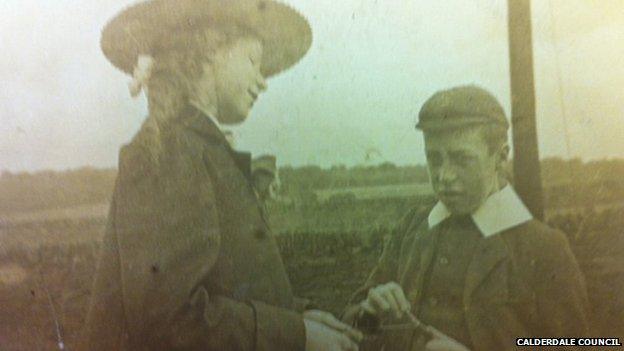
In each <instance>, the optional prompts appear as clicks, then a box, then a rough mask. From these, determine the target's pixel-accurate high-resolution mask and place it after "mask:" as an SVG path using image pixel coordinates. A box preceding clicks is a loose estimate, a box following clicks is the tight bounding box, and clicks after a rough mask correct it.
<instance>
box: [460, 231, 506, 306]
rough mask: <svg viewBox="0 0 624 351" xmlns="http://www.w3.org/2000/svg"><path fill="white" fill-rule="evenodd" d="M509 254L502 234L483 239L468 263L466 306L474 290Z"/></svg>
mask: <svg viewBox="0 0 624 351" xmlns="http://www.w3.org/2000/svg"><path fill="white" fill-rule="evenodd" d="M507 256H508V252H507V246H506V245H505V242H504V240H503V238H502V237H501V236H500V235H495V236H492V237H489V238H484V239H483V240H481V242H480V243H479V246H478V247H477V249H476V250H475V253H474V256H473V258H472V260H471V261H470V264H469V265H468V272H467V273H466V283H465V287H464V306H469V304H470V298H471V297H472V294H473V292H474V291H475V290H476V289H477V288H478V287H479V286H480V285H481V284H482V283H483V282H484V280H485V279H486V278H487V276H488V275H489V274H490V272H491V271H492V270H493V269H494V268H495V267H496V266H497V265H498V263H499V262H501V261H502V260H504V259H505V258H506V257H507Z"/></svg>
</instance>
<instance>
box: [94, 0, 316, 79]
mask: <svg viewBox="0 0 624 351" xmlns="http://www.w3.org/2000/svg"><path fill="white" fill-rule="evenodd" d="M232 25H240V26H241V28H245V30H248V31H250V32H251V34H253V35H254V36H255V37H257V38H258V39H259V40H260V41H261V42H262V44H263V57H262V64H261V71H262V74H263V75H264V76H265V77H270V76H273V75H275V74H277V73H279V72H281V71H283V70H285V69H287V68H289V67H291V66H292V65H294V64H295V63H297V62H298V61H299V60H300V59H301V58H302V57H303V56H304V55H305V53H306V52H307V51H308V49H309V48H310V45H311V44H312V30H311V28H310V25H309V24H308V21H307V20H306V19H305V18H304V17H303V16H302V15H301V14H299V13H298V12H297V11H296V10H294V9H293V8H291V7H289V6H287V5H285V4H282V3H279V2H276V1H272V0H151V1H146V2H142V3H138V4H136V5H133V6H131V7H129V8H127V9H125V10H123V11H122V12H121V13H120V14H118V15H117V16H116V17H114V18H113V19H112V20H111V21H110V22H109V23H108V24H107V25H106V26H105V27H104V29H103V30H102V38H101V41H100V45H101V48H102V51H103V52H104V55H105V56H106V58H107V59H108V60H109V61H110V62H111V63H112V64H113V65H114V66H115V67H117V68H119V69H120V70H122V71H124V72H126V73H128V74H132V71H133V69H134V66H135V64H136V62H137V58H138V56H139V55H142V54H152V52H151V51H152V49H153V48H154V47H155V46H157V45H158V40H159V38H162V35H167V33H171V32H174V31H179V30H186V29H188V30H200V29H203V28H206V29H212V30H217V31H218V30H219V28H220V27H223V26H232Z"/></svg>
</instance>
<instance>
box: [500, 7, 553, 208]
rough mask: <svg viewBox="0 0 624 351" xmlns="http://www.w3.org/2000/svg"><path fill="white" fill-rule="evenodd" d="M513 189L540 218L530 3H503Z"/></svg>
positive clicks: (539, 182) (540, 197)
mask: <svg viewBox="0 0 624 351" xmlns="http://www.w3.org/2000/svg"><path fill="white" fill-rule="evenodd" d="M507 6H508V7H507V11H508V31H509V67H510V73H511V125H512V136H513V150H514V155H513V169H514V187H515V189H516V191H517V192H518V195H519V196H520V198H522V200H523V201H524V203H525V204H526V206H527V207H528V209H529V211H531V213H532V214H533V216H535V217H536V218H538V219H543V218H544V205H543V195H542V179H541V174H540V163H539V151H538V146H537V128H536V123H535V85H534V78H533V42H532V35H531V1H530V0H507Z"/></svg>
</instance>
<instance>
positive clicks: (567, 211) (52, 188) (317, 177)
mask: <svg viewBox="0 0 624 351" xmlns="http://www.w3.org/2000/svg"><path fill="white" fill-rule="evenodd" d="M547 165H548V164H547ZM549 165H550V166H548V167H546V170H547V174H550V173H552V174H554V175H555V176H552V177H547V178H546V179H547V181H545V184H546V190H547V191H546V194H545V200H546V206H547V219H548V222H549V224H550V225H551V226H554V227H557V228H559V229H561V230H562V231H564V232H565V233H566V234H567V235H568V238H569V240H570V243H571V245H572V248H573V250H574V252H575V254H576V257H577V259H578V261H579V263H580V264H581V268H582V270H583V271H584V273H585V277H586V280H587V286H588V293H589V297H590V302H591V308H592V319H593V321H592V325H593V326H594V329H595V334H596V335H604V336H619V337H620V338H622V339H624V294H623V293H622V291H624V256H623V255H622V254H621V253H622V252H624V235H623V234H624V233H623V229H622V228H624V181H622V179H624V166H622V165H624V163H622V162H621V161H617V162H615V161H605V162H604V163H599V164H594V165H583V164H581V165H578V164H572V165H568V164H564V165H563V166H562V165H559V164H558V163H556V162H555V163H553V162H551V163H550V164H549ZM571 166H574V167H576V169H577V171H576V172H577V173H578V174H580V175H579V176H578V177H576V179H589V177H588V176H584V174H586V173H587V174H593V175H596V174H598V173H597V172H598V170H600V169H603V168H604V172H602V171H601V172H602V173H600V174H601V177H602V178H600V177H595V176H594V177H592V178H591V181H587V182H584V183H578V184H576V183H575V184H574V185H572V184H571V183H561V182H553V181H552V180H551V181H548V179H551V178H553V177H560V176H559V175H558V173H557V172H559V171H561V170H562V169H563V170H568V169H572V167H571ZM590 166H591V167H590ZM618 167H619V168H618ZM583 172H586V173H583ZM310 174H313V175H314V176H310ZM414 174H416V175H417V177H416V176H414ZM283 175H284V176H283V177H282V181H283V183H284V184H283V185H284V187H283V190H282V192H281V193H280V198H279V201H276V202H272V203H270V204H269V206H268V209H269V212H270V214H271V216H270V219H271V223H272V226H273V228H274V229H275V233H277V240H278V243H279V245H280V250H281V252H282V255H283V258H284V262H285V265H286V268H287V271H288V274H289V276H290V279H291V282H292V284H293V288H294V290H295V293H296V294H297V295H298V296H301V297H306V298H309V299H311V300H313V302H315V303H316V304H317V305H318V306H319V307H320V308H322V309H326V310H329V311H331V312H333V313H335V314H340V312H341V311H342V309H343V308H344V306H345V304H346V302H347V301H348V299H349V296H350V295H351V294H352V293H353V291H354V290H355V289H356V288H357V287H358V286H359V285H360V284H362V282H363V281H364V280H365V278H366V275H367V274H368V272H369V271H370V269H371V267H372V266H373V265H374V264H375V262H376V260H377V259H378V257H379V254H380V253H381V250H382V247H383V242H384V237H385V236H386V235H387V234H388V233H389V232H390V231H391V228H392V227H393V225H395V224H396V222H397V221H398V220H399V219H400V218H401V217H402V216H403V214H404V213H405V212H406V211H407V209H409V208H411V207H413V206H414V205H415V204H419V205H420V206H426V205H428V204H431V203H432V200H433V198H432V196H431V194H430V189H429V188H428V186H426V185H423V183H422V179H421V178H422V177H423V169H422V167H420V168H418V167H411V168H410V167H407V168H398V167H392V166H389V165H382V166H380V167H378V168H374V169H368V168H358V169H352V170H350V169H344V168H337V169H330V170H322V169H318V168H305V169H286V170H285V171H284V173H283ZM424 176H426V174H424ZM114 177H115V171H114V170H93V169H87V170H79V171H69V172H66V173H65V174H63V173H55V172H47V173H46V172H44V173H40V174H34V175H29V174H22V175H19V174H18V175H11V174H9V175H3V176H2V177H0V351H13V350H24V351H32V350H60V349H64V350H73V348H74V346H75V342H76V337H77V335H78V332H79V330H80V328H81V326H82V324H83V318H84V315H85V312H86V308H87V303H88V300H89V296H90V287H91V283H92V277H93V273H94V269H95V266H96V261H97V257H98V248H99V241H100V238H101V235H102V232H103V228H104V224H105V221H106V219H105V216H106V211H107V207H108V205H107V199H108V197H109V196H110V190H111V189H112V184H113V182H114ZM413 178H414V179H416V178H418V179H419V180H420V181H421V183H420V185H418V184H417V185H412V184H410V182H411V181H412V180H414V179H413ZM596 179H597V180H596ZM393 182H395V183H393ZM569 189H575V191H574V192H571V191H569ZM59 343H61V344H59Z"/></svg>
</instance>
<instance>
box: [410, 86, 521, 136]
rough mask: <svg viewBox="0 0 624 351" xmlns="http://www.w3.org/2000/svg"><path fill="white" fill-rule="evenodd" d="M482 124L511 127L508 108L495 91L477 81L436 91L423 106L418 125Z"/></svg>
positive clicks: (442, 127)
mask: <svg viewBox="0 0 624 351" xmlns="http://www.w3.org/2000/svg"><path fill="white" fill-rule="evenodd" d="M479 124H498V125H500V126H502V127H504V128H509V122H508V121H507V118H505V111H504V110H503V107H502V106H501V105H500V103H499V102H498V101H497V100H496V98H495V97H494V96H493V95H492V94H490V93H489V92H488V91H487V90H485V89H483V88H480V87H478V86H475V85H464V86H458V87H454V88H450V89H448V90H442V91H438V92H437V93H435V94H433V95H432V96H431V97H430V98H429V99H428V100H427V101H426V102H425V103H424V104H423V106H422V108H421V109H420V113H419V114H418V123H417V124H416V129H420V130H422V131H423V132H426V131H435V130H445V129H456V128H462V127H466V126H470V125H479Z"/></svg>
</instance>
